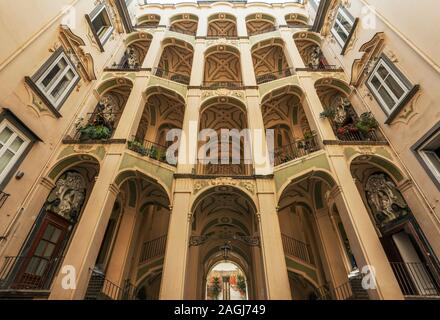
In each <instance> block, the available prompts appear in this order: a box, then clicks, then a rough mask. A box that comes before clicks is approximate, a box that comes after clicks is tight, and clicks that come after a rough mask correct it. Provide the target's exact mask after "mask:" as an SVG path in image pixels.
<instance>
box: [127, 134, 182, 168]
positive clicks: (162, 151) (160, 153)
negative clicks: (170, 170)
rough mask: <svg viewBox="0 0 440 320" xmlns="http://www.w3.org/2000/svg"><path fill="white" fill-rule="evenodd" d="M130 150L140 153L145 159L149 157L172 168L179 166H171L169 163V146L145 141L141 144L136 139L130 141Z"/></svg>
mask: <svg viewBox="0 0 440 320" xmlns="http://www.w3.org/2000/svg"><path fill="white" fill-rule="evenodd" d="M128 149H129V150H131V151H134V152H136V153H138V154H139V155H141V156H143V157H148V158H150V159H153V160H157V161H160V162H163V163H166V164H169V165H172V166H177V163H175V164H171V163H168V161H167V150H168V147H167V146H163V145H160V144H158V143H155V142H151V141H148V140H144V141H143V142H139V141H137V140H135V139H132V140H131V141H128ZM176 162H177V156H176Z"/></svg>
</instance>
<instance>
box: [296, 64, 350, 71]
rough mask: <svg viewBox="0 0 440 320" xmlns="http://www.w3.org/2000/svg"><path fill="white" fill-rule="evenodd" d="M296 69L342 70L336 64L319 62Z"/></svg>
mask: <svg viewBox="0 0 440 320" xmlns="http://www.w3.org/2000/svg"><path fill="white" fill-rule="evenodd" d="M296 71H334V72H337V71H343V69H342V68H341V67H339V66H337V65H332V64H322V63H321V64H319V65H317V66H310V67H306V68H296Z"/></svg>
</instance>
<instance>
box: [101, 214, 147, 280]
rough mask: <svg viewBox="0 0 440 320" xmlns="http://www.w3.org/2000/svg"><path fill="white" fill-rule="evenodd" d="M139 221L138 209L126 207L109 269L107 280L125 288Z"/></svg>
mask: <svg viewBox="0 0 440 320" xmlns="http://www.w3.org/2000/svg"><path fill="white" fill-rule="evenodd" d="M138 221H139V214H138V212H137V210H136V208H131V207H126V208H125V209H124V212H123V214H122V217H121V222H120V225H119V228H118V234H117V236H116V240H115V243H114V246H113V250H112V254H111V258H110V261H109V264H108V267H107V272H106V278H107V279H108V280H110V281H111V282H113V283H115V284H117V285H118V286H119V287H121V288H123V286H124V281H125V280H126V279H127V278H128V277H127V275H128V272H129V269H130V262H131V253H132V252H131V251H132V250H131V249H132V246H133V241H134V240H135V238H134V236H135V229H136V226H137V222H138Z"/></svg>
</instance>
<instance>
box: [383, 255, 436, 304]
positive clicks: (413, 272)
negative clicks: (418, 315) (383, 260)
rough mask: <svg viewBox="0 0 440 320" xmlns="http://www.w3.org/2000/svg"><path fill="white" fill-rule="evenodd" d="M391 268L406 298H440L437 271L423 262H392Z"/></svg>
mask: <svg viewBox="0 0 440 320" xmlns="http://www.w3.org/2000/svg"><path fill="white" fill-rule="evenodd" d="M391 267H392V269H393V271H394V275H395V276H396V279H397V282H398V283H399V285H400V288H401V290H402V293H403V294H404V295H405V296H440V281H439V280H440V279H439V275H438V274H437V272H436V271H434V270H433V269H432V268H430V266H429V265H427V264H424V263H421V262H391Z"/></svg>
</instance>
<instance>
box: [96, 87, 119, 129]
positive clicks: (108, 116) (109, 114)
mask: <svg viewBox="0 0 440 320" xmlns="http://www.w3.org/2000/svg"><path fill="white" fill-rule="evenodd" d="M118 112H119V106H118V103H117V102H116V100H115V98H114V97H113V96H112V95H111V94H106V95H103V96H102V97H101V100H99V113H100V115H101V116H102V118H103V119H104V120H105V122H106V123H108V124H110V125H113V124H114V122H115V120H116V114H117V113H118Z"/></svg>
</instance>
